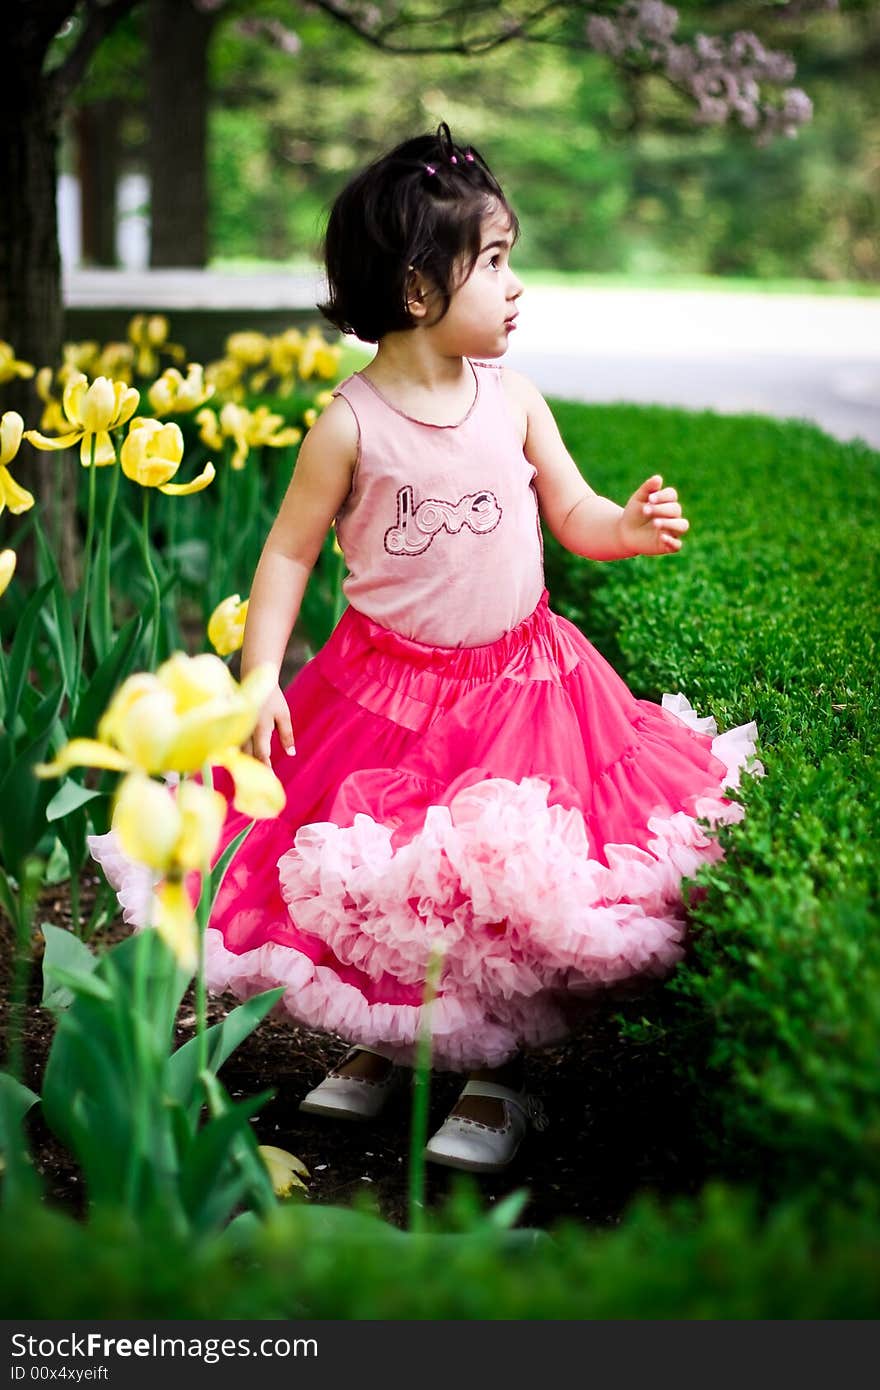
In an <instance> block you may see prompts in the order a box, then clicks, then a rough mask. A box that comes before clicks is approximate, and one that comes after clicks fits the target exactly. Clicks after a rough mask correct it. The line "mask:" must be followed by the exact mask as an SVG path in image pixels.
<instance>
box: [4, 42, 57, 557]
mask: <svg viewBox="0 0 880 1390" xmlns="http://www.w3.org/2000/svg"><path fill="white" fill-rule="evenodd" d="M4 57H5V60H6V61H5V62H4V79H3V93H2V98H0V190H2V195H0V338H2V339H4V340H5V341H6V342H9V343H12V345H13V347H14V348H15V353H16V356H17V357H19V358H23V359H24V360H25V361H27V362H31V363H33V364H34V366H35V367H37V368H39V367H42V366H45V365H48V364H51V365H52V366H57V365H58V363H59V361H60V359H61V336H62V306H61V259H60V255H59V251H58V229H57V209H56V181H57V158H58V117H57V111H56V110H55V107H54V105H53V103H52V101H51V98H50V96H49V94H48V93H47V90H46V86H45V84H44V82H43V81H42V79H41V75H40V70H39V66H36V67H35V66H34V63H33V59H32V58H31V57H30V55H29V54H27V53H25V52H19V53H16V52H13V53H11V54H10V53H8V52H7V53H6V54H4ZM40 59H42V53H41V54H40ZM0 410H17V411H18V412H19V414H20V415H22V416H23V418H24V421H25V426H26V427H32V426H38V425H39V420H40V414H41V412H42V407H41V405H40V402H39V400H38V398H37V394H36V391H35V390H34V386H33V381H22V380H14V381H11V382H8V383H6V385H3V386H0ZM65 463H67V459H66V458H65ZM16 476H17V477H18V478H20V480H21V481H22V483H23V484H24V486H26V487H30V488H31V489H32V490H33V491H34V492H35V494H36V496H37V497H38V498H39V500H40V502H41V503H42V504H43V507H44V509H46V510H44V519H45V518H47V516H48V511H49V509H50V508H51V499H52V495H53V491H54V487H55V482H54V477H55V466H54V464H53V461H52V457H50V456H48V455H46V454H38V453H37V451H36V450H34V449H32V448H31V447H30V445H29V444H26V443H25V444H22V448H21V453H20V455H19V457H18V459H17V460H16ZM61 476H62V479H63V482H62V485H61V489H62V496H61V497H60V498H59V499H58V502H59V503H60V515H61V516H62V517H65V518H67V517H72V516H73V496H74V489H75V485H76V471H75V470H74V468H73V467H72V466H69V467H65V468H64V469H63V470H62V471H61ZM4 520H5V518H4ZM7 524H8V523H7ZM58 544H59V551H60V553H59V555H58V557H57V558H58V560H59V563H60V564H61V566H62V572H63V573H64V575H65V579H66V581H67V582H72V580H73V571H74V568H75V565H74V547H75V542H74V533H73V528H72V525H70V524H67V525H66V526H65V527H64V528H63V529H62V533H61V535H60V536H59V537H58ZM19 564H20V566H21V569H22V572H23V574H24V575H25V576H27V575H28V573H29V572H32V569H33V550H32V547H23V548H22V551H21V552H20V554H19Z"/></svg>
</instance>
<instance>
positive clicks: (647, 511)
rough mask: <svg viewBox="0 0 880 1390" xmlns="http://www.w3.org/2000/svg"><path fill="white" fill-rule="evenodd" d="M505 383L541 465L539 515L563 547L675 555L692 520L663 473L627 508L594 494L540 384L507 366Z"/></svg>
mask: <svg viewBox="0 0 880 1390" xmlns="http://www.w3.org/2000/svg"><path fill="white" fill-rule="evenodd" d="M504 381H505V386H506V389H507V391H508V395H509V397H510V400H511V403H512V405H513V407H514V409H515V410H518V413H519V418H520V421H521V428H522V432H523V449H524V452H525V455H526V458H527V459H528V460H529V462H530V463H532V464H534V466H535V468H536V469H537V474H536V477H535V488H536V491H537V493H538V500H539V503H540V506H541V515H542V516H543V518H544V520H545V521H546V523H547V526H548V527H549V529H550V531H551V533H552V534H553V535H554V536H555V537H556V539H557V540H558V541H559V543H560V545H564V546H565V548H566V550H570V551H571V552H572V553H573V554H575V555H583V556H586V557H587V558H589V559H591V560H619V559H623V558H624V557H626V556H629V555H662V554H671V553H672V552H673V551H676V550H680V549H681V537H682V536H683V534H684V532H685V531H687V529H688V522H687V520H686V519H685V518H684V517H683V516H682V514H681V505H680V503H679V501H678V494H677V493H676V491H675V488H671V487H667V488H663V487H662V482H663V479H662V477H661V475H660V474H659V473H654V474H652V475H651V477H650V478H647V479H645V481H644V482H643V483H642V485H641V486H640V487H639V488H638V489H637V490H636V491H635V492H634V493H633V495H632V497H630V499H629V501H628V502H627V504H626V506H625V507H621V506H618V504H617V503H616V502H612V501H611V499H610V498H608V497H602V496H601V495H600V494H599V493H597V492H594V491H593V489H592V488H591V487H590V486H589V484H588V483H587V482H586V481H585V479H584V478H583V477H582V475H581V472H580V470H579V468H578V466H577V464H576V463H575V461H574V459H573V458H572V457H571V455H570V453H569V452H568V450H567V449H566V447H565V444H564V443H563V440H562V437H561V435H560V433H559V427H558V426H557V424H556V421H555V420H554V418H553V414H552V412H551V410H550V407H549V406H548V405H547V402H546V401H545V400H544V398H543V396H542V395H541V393H540V391H538V389H537V387H535V386H534V385H533V384H532V383H531V382H530V381H529V379H528V378H527V377H524V376H522V375H520V373H519V372H511V371H510V370H509V368H506V367H505V369H504Z"/></svg>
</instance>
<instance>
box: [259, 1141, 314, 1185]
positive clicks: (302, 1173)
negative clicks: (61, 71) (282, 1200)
mask: <svg viewBox="0 0 880 1390" xmlns="http://www.w3.org/2000/svg"><path fill="white" fill-rule="evenodd" d="M257 1152H258V1153H259V1155H260V1157H261V1158H262V1160H263V1162H264V1163H265V1165H266V1168H267V1170H268V1173H269V1177H270V1178H271V1180H272V1187H273V1189H274V1192H275V1196H276V1197H289V1196H290V1194H291V1192H292V1191H293V1189H294V1188H295V1187H300V1188H302V1190H303V1192H307V1191H308V1188H307V1187H306V1185H305V1183H304V1182H303V1178H307V1177H308V1176H309V1170H308V1168H307V1167H306V1165H305V1164H304V1163H303V1161H302V1159H301V1158H297V1157H296V1155H295V1154H291V1153H288V1152H287V1150H286V1149H278V1148H276V1147H275V1145H274V1144H258V1145H257Z"/></svg>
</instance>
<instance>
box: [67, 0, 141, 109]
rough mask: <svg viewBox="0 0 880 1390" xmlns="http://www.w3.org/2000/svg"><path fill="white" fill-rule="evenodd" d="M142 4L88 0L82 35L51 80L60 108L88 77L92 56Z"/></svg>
mask: <svg viewBox="0 0 880 1390" xmlns="http://www.w3.org/2000/svg"><path fill="white" fill-rule="evenodd" d="M138 3H139V0H106V3H101V0H86V13H85V16H84V19H83V28H82V33H81V34H80V36H79V38H78V39H77V41H76V44H75V45H74V47H73V48H72V49H71V51H70V53H69V54H68V55H67V57H66V58H65V59H64V62H63V63H60V64H59V65H58V67H57V68H55V69H54V71H53V72H51V73H49V75H48V77H47V79H46V80H47V85H48V86H49V90H50V92H51V96H52V100H53V101H54V103H55V105H56V108H58V109H60V108H61V107H62V106H63V105H64V104H65V102H66V101H67V100H68V99H69V97H70V95H71V93H72V92H73V91H74V90H75V89H76V87H77V86H78V84H79V83H80V82H81V81H82V78H83V77H84V75H85V72H86V68H87V67H88V65H89V61H90V60H91V57H92V54H93V53H94V51H95V49H96V48H97V47H98V45H99V44H100V43H101V42H102V41H103V40H104V39H105V38H106V37H107V35H108V34H109V33H110V31H111V30H112V29H114V28H115V26H116V25H117V24H118V23H119V21H120V19H123V18H124V17H125V15H127V14H128V13H129V11H130V10H133V9H134V7H135V5H137V4H138Z"/></svg>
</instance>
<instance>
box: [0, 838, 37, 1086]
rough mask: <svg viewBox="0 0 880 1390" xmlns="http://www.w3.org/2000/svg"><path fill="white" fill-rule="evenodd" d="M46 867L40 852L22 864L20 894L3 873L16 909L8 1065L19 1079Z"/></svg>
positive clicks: (6, 894)
mask: <svg viewBox="0 0 880 1390" xmlns="http://www.w3.org/2000/svg"><path fill="white" fill-rule="evenodd" d="M45 871H46V865H45V862H44V861H43V860H42V859H38V858H37V857H36V856H33V857H31V858H28V859H26V860H25V861H24V863H23V865H22V868H21V881H20V882H19V885H18V893H17V894H16V893H15V892H14V891H13V890H12V887H11V884H10V882H9V878H8V876H7V875H6V874H5V873H3V871H2V870H0V873H3V888H4V893H3V902H4V905H5V906H6V908H7V911H9V909H10V908H11V909H12V914H11V915H12V921H13V923H14V926H15V943H14V951H15V955H14V958H13V963H12V992H11V996H10V1001H9V1003H10V1008H9V1028H8V1032H7V1063H6V1069H7V1071H9V1072H11V1074H12V1075H13V1076H14V1077H15V1079H16V1081H20V1080H21V1079H22V1074H23V1071H24V1065H23V1064H24V1044H23V1037H22V1025H23V1023H24V1012H25V1008H26V1006H27V991H28V977H29V975H30V967H31V929H32V926H33V920H34V913H35V912H36V908H37V901H38V899H39V895H40V889H41V887H42V885H43V877H44V874H45Z"/></svg>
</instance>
